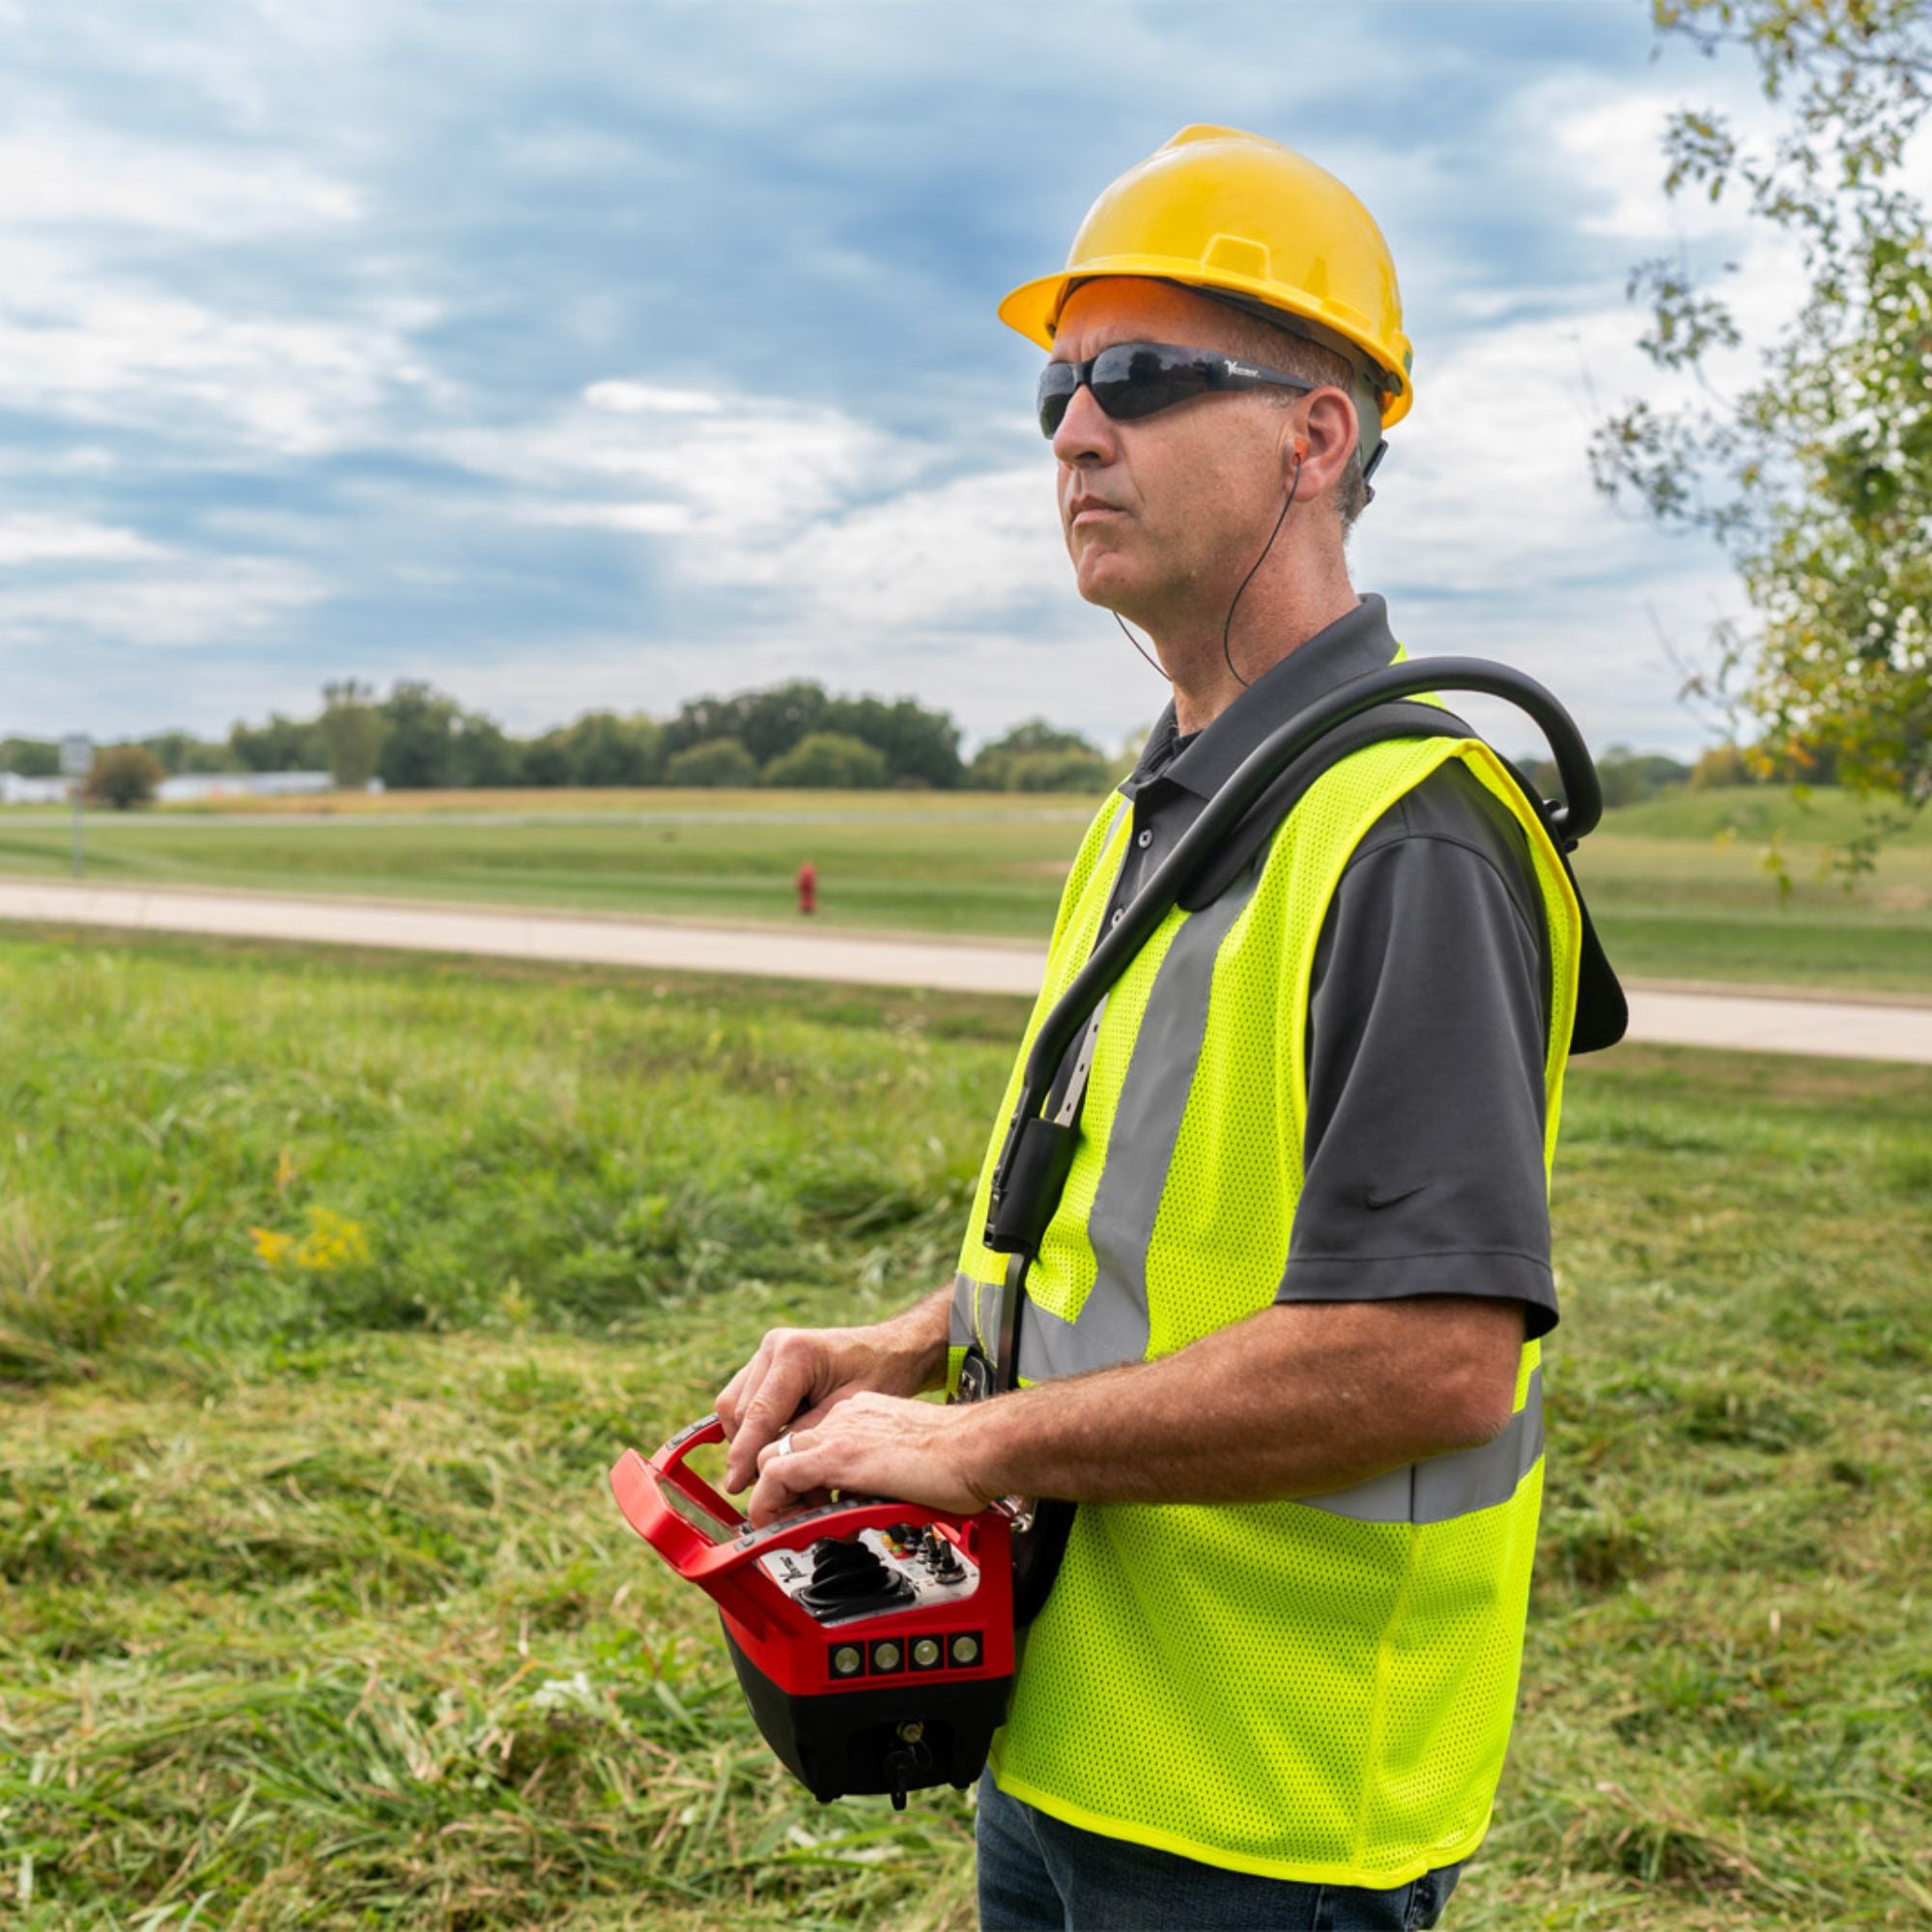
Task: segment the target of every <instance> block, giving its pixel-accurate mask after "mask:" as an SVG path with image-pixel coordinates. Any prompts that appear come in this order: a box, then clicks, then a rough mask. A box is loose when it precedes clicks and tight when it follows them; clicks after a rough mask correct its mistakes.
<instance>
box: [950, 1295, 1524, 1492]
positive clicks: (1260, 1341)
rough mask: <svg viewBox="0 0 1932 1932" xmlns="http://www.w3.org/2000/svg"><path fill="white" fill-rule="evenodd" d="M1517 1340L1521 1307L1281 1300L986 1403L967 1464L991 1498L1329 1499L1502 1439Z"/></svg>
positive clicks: (975, 1417) (963, 1452)
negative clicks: (1170, 1343) (1207, 1330)
mask: <svg viewBox="0 0 1932 1932" xmlns="http://www.w3.org/2000/svg"><path fill="white" fill-rule="evenodd" d="M1521 1334H1522V1329H1521V1315H1520V1308H1519V1306H1518V1304H1516V1303H1514V1302H1496V1303H1481V1302H1473V1301H1470V1300H1467V1299H1459V1298H1454V1297H1436V1298H1423V1299H1418V1300H1413V1301H1405V1302H1401V1303H1359V1304H1342V1305H1337V1304H1319V1305H1293V1304H1284V1305H1280V1306H1276V1307H1271V1308H1267V1309H1264V1310H1263V1311H1262V1313H1260V1314H1259V1315H1256V1316H1253V1317H1251V1318H1250V1319H1249V1320H1247V1321H1242V1322H1239V1323H1237V1324H1236V1325H1235V1326H1234V1327H1231V1328H1226V1329H1222V1330H1220V1331H1218V1332H1216V1333H1214V1334H1211V1335H1208V1336H1205V1337H1203V1338H1202V1339H1201V1340H1200V1341H1197V1342H1195V1343H1193V1344H1191V1345H1190V1346H1189V1347H1187V1348H1185V1349H1182V1350H1179V1351H1178V1352H1177V1353H1175V1354H1172V1355H1169V1356H1167V1357H1165V1358H1163V1359H1162V1360H1160V1361H1157V1362H1149V1363H1134V1364H1129V1365H1127V1366H1123V1367H1121V1368H1117V1369H1107V1370H1102V1371H1100V1372H1099V1373H1097V1374H1094V1375H1089V1376H1080V1377H1075V1378H1069V1379H1067V1380H1064V1381H1056V1382H1054V1383H1052V1384H1050V1385H1047V1386H1042V1387H1037V1388H1033V1389H1024V1390H1019V1391H1017V1392H1015V1393H1013V1394H1011V1395H1007V1396H1001V1397H998V1398H996V1399H995V1400H994V1401H992V1402H989V1403H985V1404H982V1405H980V1406H979V1408H978V1410H977V1411H976V1412H974V1413H972V1414H971V1415H970V1416H969V1417H962V1418H961V1422H960V1431H961V1435H960V1441H959V1452H960V1456H961V1461H962V1466H963V1468H964V1469H965V1470H966V1471H967V1472H968V1476H969V1480H970V1482H971V1484H972V1487H973V1489H974V1490H975V1491H976V1492H979V1493H980V1494H981V1495H982V1496H983V1497H984V1498H985V1499H986V1500H989V1501H990V1500H991V1499H992V1498H993V1497H995V1496H1000V1495H1029V1496H1042V1495H1043V1496H1062V1497H1066V1498H1069V1499H1071V1500H1074V1501H1080V1502H1151V1503H1153V1502H1157V1503H1220V1502H1246V1501H1260V1500H1264V1499H1269V1498H1278V1497H1287V1496H1297V1495H1319V1494H1321V1492H1324V1491H1329V1490H1338V1489H1345V1488H1348V1487H1350V1485H1352V1484H1355V1483H1359V1482H1363V1481H1366V1480H1367V1479H1368V1478H1369V1477H1371V1476H1374V1475H1378V1474H1379V1473H1380V1472H1381V1471H1382V1470H1384V1469H1391V1468H1396V1467H1399V1466H1400V1465H1402V1464H1404V1463H1411V1462H1415V1461H1418V1460H1419V1459H1421V1458H1424V1457H1428V1456H1434V1455H1439V1454H1442V1453H1443V1452H1445V1451H1447V1450H1451V1449H1457V1448H1463V1447H1468V1446H1471V1445H1473V1444H1475V1443H1478V1442H1482V1441H1486V1440H1488V1439H1489V1438H1490V1437H1491V1436H1492V1435H1495V1434H1497V1433H1498V1432H1499V1431H1500V1430H1501V1429H1502V1428H1503V1427H1504V1426H1505V1425H1506V1424H1507V1422H1508V1420H1509V1414H1510V1404H1511V1400H1512V1397H1513V1393H1514V1382H1515V1365H1516V1358H1517V1353H1518V1351H1519V1350H1520V1343H1521Z"/></svg>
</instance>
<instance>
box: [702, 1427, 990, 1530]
mask: <svg viewBox="0 0 1932 1932" xmlns="http://www.w3.org/2000/svg"><path fill="white" fill-rule="evenodd" d="M979 1407H980V1405H978V1404H972V1405H968V1406H964V1407H957V1406H955V1407H950V1408H942V1407H941V1406H939V1405H938V1404H936V1403H930V1402H908V1401H906V1400H904V1399H903V1398H902V1397H898V1396H887V1395H854V1396H852V1397H851V1398H850V1399H849V1400H848V1401H845V1402H842V1403H840V1404H839V1405H838V1410H837V1412H836V1413H827V1412H825V1411H820V1413H821V1414H822V1416H823V1419H822V1420H821V1421H819V1422H818V1423H816V1424H815V1425H810V1426H809V1425H807V1424H804V1423H798V1424H794V1425H793V1427H792V1429H791V1432H790V1434H791V1453H790V1454H789V1455H781V1454H780V1453H779V1448H778V1444H777V1443H776V1442H772V1443H768V1444H766V1446H765V1447H764V1448H763V1449H762V1450H761V1451H760V1452H759V1454H758V1487H757V1488H756V1489H755V1490H753V1492H752V1499H751V1501H750V1502H749V1503H748V1504H747V1505H746V1506H745V1513H746V1515H747V1516H749V1517H750V1518H751V1520H753V1522H754V1523H757V1524H759V1525H761V1526H762V1525H763V1524H765V1523H768V1522H770V1521H771V1520H773V1518H775V1517H780V1516H782V1515H784V1513H785V1512H786V1511H787V1510H790V1509H792V1508H795V1507H796V1506H797V1505H798V1504H799V1503H800V1502H801V1501H802V1500H804V1499H806V1498H813V1499H815V1498H816V1497H817V1496H819V1495H821V1494H822V1493H823V1492H826V1491H828V1490H841V1491H853V1492H858V1493H860V1494H862V1495H874V1496H891V1497H892V1498H893V1499H894V1500H895V1501H896V1502H907V1503H923V1504H924V1505H925V1506H926V1507H927V1508H929V1509H946V1510H955V1511H957V1512H958V1513H959V1514H960V1515H961V1516H970V1515H972V1514H973V1512H974V1511H976V1510H982V1509H984V1508H985V1507H986V1505H987V1504H988V1503H989V1502H991V1501H992V1499H993V1498H992V1496H991V1494H990V1493H987V1492H982V1490H981V1489H980V1485H979V1484H978V1482H977V1481H976V1480H975V1446H976V1433H977V1432H976V1430H975V1424H976V1422H977V1421H978V1420H979V1417H978V1414H977V1410H978V1409H979ZM734 1453H735V1451H734Z"/></svg>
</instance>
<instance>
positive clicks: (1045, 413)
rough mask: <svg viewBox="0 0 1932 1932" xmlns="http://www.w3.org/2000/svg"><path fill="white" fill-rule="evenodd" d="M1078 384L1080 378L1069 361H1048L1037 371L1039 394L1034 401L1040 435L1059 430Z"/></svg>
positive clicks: (1052, 433) (1049, 434)
mask: <svg viewBox="0 0 1932 1932" xmlns="http://www.w3.org/2000/svg"><path fill="white" fill-rule="evenodd" d="M1079 386H1080V379H1079V377H1078V376H1077V375H1076V374H1075V373H1074V369H1073V365H1072V364H1071V363H1070V362H1049V363H1048V364H1047V365H1046V367H1045V368H1044V369H1042V370H1041V371H1040V372H1039V394H1038V396H1037V398H1036V402H1037V407H1038V410H1039V433H1040V435H1041V436H1052V435H1054V434H1055V433H1056V432H1057V431H1058V430H1059V428H1060V420H1061V418H1062V417H1063V416H1064V415H1065V413H1066V406H1067V404H1068V403H1070V402H1071V401H1072V400H1073V392H1074V391H1075V390H1076V389H1077V388H1078V387H1079Z"/></svg>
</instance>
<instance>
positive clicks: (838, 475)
mask: <svg viewBox="0 0 1932 1932" xmlns="http://www.w3.org/2000/svg"><path fill="white" fill-rule="evenodd" d="M667 393H668V394H673V395H678V396H679V397H680V399H681V400H680V403H679V405H678V406H676V407H672V408H669V409H667V408H665V407H663V405H662V404H661V403H657V402H645V401H641V400H639V399H640V398H642V397H646V396H650V397H663V396H664V395H666V394H667ZM613 394H615V395H617V396H619V397H621V398H622V399H623V400H622V401H620V402H618V403H617V404H616V405H615V406H614V407H613V406H612V405H611V402H610V398H611V396H612V395H613ZM592 397H595V398H597V399H598V400H597V401H595V402H592V401H591V400H589V399H590V398H592ZM695 405H701V407H700V406H695ZM419 447H420V448H421V450H422V453H423V454H425V455H429V456H433V457H437V458H440V459H441V460H443V461H445V462H449V463H454V464H457V465H460V466H461V467H463V468H465V469H471V470H474V471H476V472H477V473H479V474H482V475H486V476H491V477H494V478H497V479H498V480H501V481H503V482H506V483H514V484H516V485H517V486H519V493H520V494H519V497H518V499H517V500H518V502H519V504H520V505H521V506H523V507H520V508H519V510H518V512H517V514H520V515H523V516H526V517H527V516H529V515H530V514H532V513H533V511H532V507H531V506H541V505H542V504H543V503H544V501H545V500H546V499H545V498H544V497H534V496H532V495H530V492H532V491H533V490H540V489H547V490H548V491H550V492H552V493H554V494H553V495H552V497H550V498H549V499H548V500H549V501H550V502H551V503H552V504H553V505H554V507H555V508H556V509H557V510H558V511H559V514H558V515H557V516H556V517H555V519H554V520H555V521H559V522H582V521H584V518H583V516H582V506H583V505H585V504H586V503H595V502H598V501H606V502H608V503H609V504H610V505H611V506H620V505H634V504H635V503H636V502H637V500H638V499H637V497H636V495H635V493H636V491H637V490H638V489H639V486H645V487H647V488H649V490H650V491H651V493H652V494H651V498H650V500H651V502H652V504H653V505H654V506H655V505H658V504H677V505H681V506H682V508H683V510H684V511H685V513H686V518H687V521H686V522H685V523H684V524H683V525H681V526H677V527H679V528H680V529H682V530H686V531H689V533H690V535H691V538H692V541H691V542H690V543H689V544H687V545H685V546H682V547H681V548H680V551H679V556H680V559H681V560H682V562H683V564H684V565H685V566H686V567H688V568H691V569H692V570H694V571H695V572H696V573H697V574H698V575H700V576H701V577H703V578H704V579H705V580H706V581H710V582H717V581H725V580H727V579H728V578H729V576H730V575H731V573H732V572H734V571H735V570H736V569H737V567H738V562H739V559H740V558H741V557H743V556H745V555H747V554H751V553H752V552H753V550H754V549H755V548H756V547H758V546H764V545H770V544H773V543H783V542H787V541H789V540H791V539H792V538H794V537H796V536H798V535H800V534H801V533H803V532H804V531H806V530H807V529H809V528H810V527H812V526H814V525H816V524H817V523H818V522H819V521H820V520H821V519H824V518H827V517H836V516H838V514H840V513H841V512H842V511H843V510H844V509H845V508H846V507H847V506H848V505H850V504H852V503H854V502H855V501H859V500H863V499H864V498H865V497H868V496H874V495H877V494H880V493H883V492H888V491H891V490H894V489H896V488H902V487H904V486H905V485H906V484H907V483H908V482H909V481H910V480H912V478H914V477H915V476H917V475H918V474H919V473H920V471H921V470H922V469H925V468H926V467H928V466H929V465H930V464H931V463H932V461H933V458H934V454H935V452H933V451H932V450H930V449H927V448H923V447H922V446H920V445H917V444H914V443H912V442H910V441H908V440H904V439H902V438H898V437H895V436H893V435H891V434H889V433H888V432H886V431H883V430H880V429H876V428H874V427H873V426H872V425H870V424H868V423H865V422H861V421H860V420H858V419H857V418H856V417H853V416H850V415H847V414H846V413H844V412H842V411H840V410H838V409H834V408H830V407H826V406H815V405H811V404H806V403H796V402H790V401H786V400H784V399H782V398H766V397H750V396H734V395H704V396H702V397H696V396H686V395H685V394H684V392H679V391H670V392H667V391H662V390H657V391H652V390H646V389H644V388H642V387H641V386H640V385H637V384H628V383H623V382H610V383H597V384H592V385H591V386H590V388H589V389H588V390H587V391H586V392H585V397H584V399H582V400H579V401H573V402H572V403H569V404H567V405H565V406H564V407H563V408H561V409H560V410H558V411H556V412H554V413H553V414H552V415H550V416H549V417H547V418H545V419H543V420H541V421H537V422H533V423H528V424H525V425H521V426H517V427H512V428H507V429H457V430H450V431H441V432H436V433H433V434H432V435H430V436H428V437H426V438H424V439H422V440H421V442H420V444H419ZM566 509H567V510H569V512H570V514H561V512H563V511H564V510H566ZM614 527H624V526H622V525H616V526H614ZM663 527H664V528H666V529H668V528H670V527H671V526H670V525H669V523H668V521H667V522H665V523H664V524H663Z"/></svg>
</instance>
